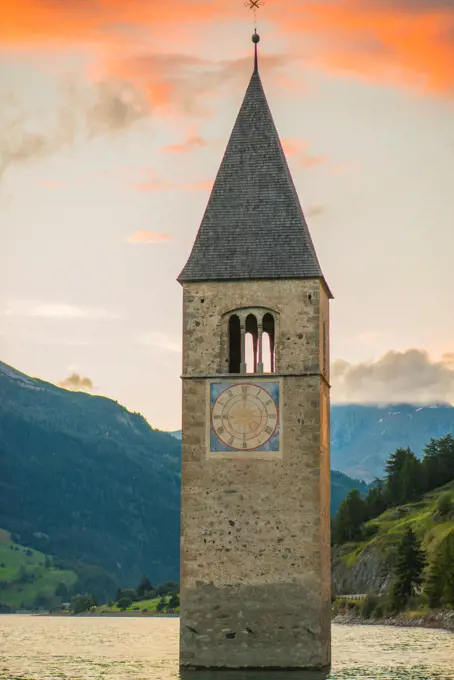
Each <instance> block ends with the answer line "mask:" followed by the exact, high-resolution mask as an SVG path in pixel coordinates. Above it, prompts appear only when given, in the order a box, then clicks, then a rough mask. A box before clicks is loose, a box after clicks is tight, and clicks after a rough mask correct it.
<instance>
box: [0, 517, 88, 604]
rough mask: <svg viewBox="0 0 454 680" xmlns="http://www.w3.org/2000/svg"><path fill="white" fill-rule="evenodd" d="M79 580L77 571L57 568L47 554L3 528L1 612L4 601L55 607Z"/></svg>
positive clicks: (0, 570)
mask: <svg viewBox="0 0 454 680" xmlns="http://www.w3.org/2000/svg"><path fill="white" fill-rule="evenodd" d="M76 582H77V574H76V573H75V572H74V571H70V570H64V569H59V568H56V567H54V566H53V565H52V561H51V560H50V558H49V557H48V556H46V555H44V554H43V553H41V552H39V551H37V550H32V549H31V548H26V547H24V546H22V545H18V544H17V543H15V542H14V541H12V540H11V537H10V534H9V532H7V531H5V530H0V611H1V605H2V604H3V605H7V606H9V607H11V608H12V609H35V608H37V607H39V606H43V607H44V608H46V609H47V608H49V607H51V606H55V605H57V604H59V603H60V602H62V600H63V601H64V597H63V595H65V594H66V591H67V590H69V589H71V588H72V587H73V586H74V584H75V583H76ZM57 591H58V592H59V593H60V595H59V596H57V595H56V593H57Z"/></svg>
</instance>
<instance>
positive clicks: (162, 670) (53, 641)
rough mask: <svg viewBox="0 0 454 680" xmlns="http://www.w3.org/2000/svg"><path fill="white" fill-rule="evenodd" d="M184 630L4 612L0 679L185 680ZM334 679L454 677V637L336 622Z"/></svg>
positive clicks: (163, 622) (166, 623)
mask: <svg viewBox="0 0 454 680" xmlns="http://www.w3.org/2000/svg"><path fill="white" fill-rule="evenodd" d="M178 625H179V624H178V619H175V618H168V619H167V618H114V617H112V618H94V617H93V618H88V617H87V618H78V617H68V618H60V617H50V616H24V615H3V616H0V680H133V679H134V680H178V679H179V678H180V675H179V671H178ZM312 677H314V676H312ZM312 677H311V675H310V674H300V673H296V672H289V673H279V672H271V671H270V672H260V673H258V674H257V673H245V672H234V673H231V672H228V671H220V672H211V671H204V672H197V671H190V672H186V673H185V674H184V680H186V679H187V678H189V680H300V678H301V680H312ZM318 677H320V676H318ZM318 677H317V676H315V678H317V680H318ZM315 678H314V680H315ZM328 678H329V679H330V680H347V679H352V678H353V679H355V680H454V634H452V633H448V632H446V631H438V630H428V629H423V628H394V627H386V626H339V625H334V626H333V665H332V671H331V674H330V675H329V676H328Z"/></svg>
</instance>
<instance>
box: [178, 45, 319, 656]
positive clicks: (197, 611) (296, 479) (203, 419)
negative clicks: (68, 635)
mask: <svg viewBox="0 0 454 680" xmlns="http://www.w3.org/2000/svg"><path fill="white" fill-rule="evenodd" d="M258 40H259V38H258V35H257V34H255V35H254V37H253V41H254V42H255V62H254V71H253V74H252V77H251V80H250V83H249V86H248V88H247V91H246V95H245V97H244V101H243V104H242V106H241V109H240V112H239V115H238V117H237V120H236V123H235V126H234V128H233V132H232V135H231V137H230V140H229V143H228V145H227V149H226V151H225V155H224V158H223V160H222V163H221V166H220V169H219V171H218V174H217V177H216V181H215V184H214V186H213V190H212V193H211V196H210V199H209V202H208V206H207V208H206V211H205V214H204V217H203V220H202V223H201V226H200V229H199V232H198V234H197V237H196V240H195V243H194V246H193V249H192V252H191V255H190V257H189V260H188V262H187V264H186V266H185V267H184V269H183V271H182V273H181V274H180V276H179V279H178V280H179V282H180V283H181V284H182V286H183V324H184V333H183V376H182V378H183V444H182V446H183V453H182V513H181V623H180V665H181V666H182V667H199V668H207V667H208V668H209V667H211V668H251V669H252V668H271V669H272V668H281V669H289V668H292V669H303V668H311V669H314V668H325V667H328V666H329V665H330V645H331V641H330V627H331V598H330V595H331V593H330V580H331V579H330V535H329V533H330V509H329V506H330V483H329V475H330V465H329V300H330V298H331V297H332V296H331V293H330V291H329V288H328V286H327V284H326V282H325V279H324V277H323V274H322V270H321V268H320V265H319V263H318V260H317V256H316V253H315V249H314V246H313V244H312V240H311V236H310V234H309V229H308V227H307V224H306V220H305V218H304V215H303V212H302V209H301V206H300V203H299V200H298V196H297V193H296V190H295V187H294V184H293V181H292V178H291V175H290V171H289V168H288V165H287V162H286V159H285V156H284V152H283V150H282V146H281V143H280V141H279V137H278V134H277V131H276V128H275V126H274V122H273V119H272V116H271V112H270V109H269V107H268V103H267V100H266V97H265V93H264V90H263V87H262V83H261V80H260V76H259V71H258V64H257V42H258Z"/></svg>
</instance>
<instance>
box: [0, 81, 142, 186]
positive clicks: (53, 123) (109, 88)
mask: <svg viewBox="0 0 454 680" xmlns="http://www.w3.org/2000/svg"><path fill="white" fill-rule="evenodd" d="M57 97H58V101H59V105H58V109H57V113H56V114H55V112H54V110H52V109H51V110H49V111H45V112H38V111H34V110H30V109H27V108H26V107H25V105H24V104H23V103H22V102H21V101H19V99H18V98H17V96H16V95H15V94H14V93H13V92H11V91H8V92H3V93H0V178H1V176H2V174H3V173H4V172H5V171H6V170H7V169H8V168H9V167H10V166H12V165H17V164H23V163H26V162H28V161H30V160H36V159H39V158H44V157H46V156H50V155H52V154H54V153H56V152H57V151H60V150H61V149H68V148H71V147H73V146H74V145H75V144H76V143H78V142H80V141H84V140H87V139H92V138H94V137H99V136H101V135H104V134H105V135H112V134H116V133H119V132H121V131H122V130H125V129H127V128H129V127H130V126H131V125H133V124H134V123H135V122H136V121H138V120H140V119H142V118H146V117H148V116H149V115H150V113H151V109H150V104H149V102H148V100H147V98H146V96H145V94H144V92H143V91H141V90H139V89H137V88H136V87H135V86H134V85H132V84H131V83H128V82H121V81H113V80H112V81H109V82H107V81H106V82H98V83H89V84H88V83H86V84H83V83H81V82H78V81H76V80H75V79H65V80H63V81H60V86H59V88H58V91H57Z"/></svg>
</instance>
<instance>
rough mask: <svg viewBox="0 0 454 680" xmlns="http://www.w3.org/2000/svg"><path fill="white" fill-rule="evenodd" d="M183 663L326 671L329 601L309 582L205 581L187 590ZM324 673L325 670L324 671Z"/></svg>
mask: <svg viewBox="0 0 454 680" xmlns="http://www.w3.org/2000/svg"><path fill="white" fill-rule="evenodd" d="M182 604H183V611H182V614H181V619H180V666H181V667H185V668H194V669H198V670H201V669H212V670H215V669H218V670H220V669H231V670H233V669H242V670H248V671H249V670H251V671H252V670H258V669H260V670H270V671H271V670H273V671H278V670H280V671H284V670H287V671H288V670H292V671H295V670H300V671H303V670H304V671H308V670H311V671H324V670H326V669H327V668H329V665H330V662H331V658H330V655H331V611H330V610H331V607H330V603H329V602H322V601H321V599H320V597H317V594H316V593H314V592H313V591H312V592H311V589H310V584H307V586H305V585H303V584H301V583H300V584H291V583H289V584H286V583H277V584H267V585H266V586H265V585H260V586H251V585H249V586H247V585H239V586H227V587H221V588H217V587H214V586H213V585H202V584H199V585H198V587H195V588H191V589H190V590H188V591H186V592H185V593H184V594H183V601H182ZM321 677H323V675H322V676H321Z"/></svg>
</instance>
